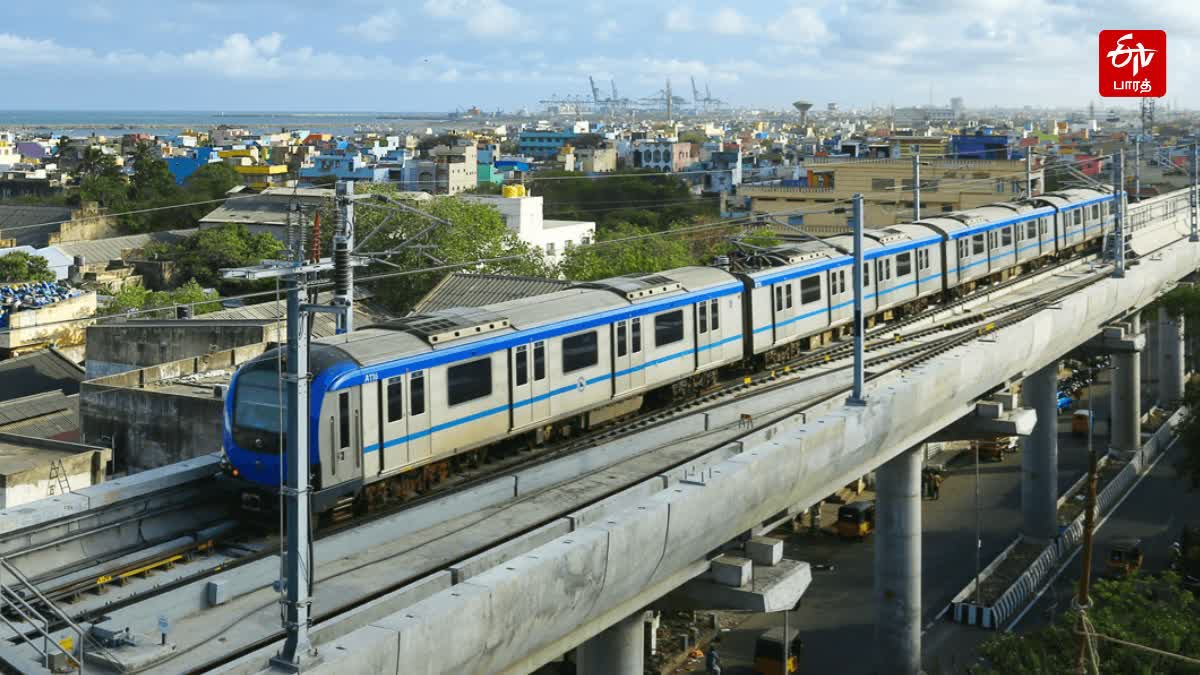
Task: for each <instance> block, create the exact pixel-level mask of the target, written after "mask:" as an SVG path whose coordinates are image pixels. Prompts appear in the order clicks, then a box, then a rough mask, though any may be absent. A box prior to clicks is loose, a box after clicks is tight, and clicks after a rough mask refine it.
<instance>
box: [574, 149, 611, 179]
mask: <svg viewBox="0 0 1200 675" xmlns="http://www.w3.org/2000/svg"><path fill="white" fill-rule="evenodd" d="M575 166H576V167H577V168H578V169H579V170H580V171H582V172H583V173H612V172H613V171H616V170H617V149H616V148H614V147H610V146H605V147H600V148H576V149H575Z"/></svg>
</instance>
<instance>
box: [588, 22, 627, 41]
mask: <svg viewBox="0 0 1200 675" xmlns="http://www.w3.org/2000/svg"><path fill="white" fill-rule="evenodd" d="M620 28H621V25H620V24H618V23H617V22H616V20H615V19H607V20H605V21H601V22H600V23H599V24H597V25H596V29H595V30H593V31H592V37H594V38H596V39H597V40H598V41H600V42H604V41H606V40H608V39H610V38H612V37H613V36H614V35H616V34H617V32H618V31H619V30H620Z"/></svg>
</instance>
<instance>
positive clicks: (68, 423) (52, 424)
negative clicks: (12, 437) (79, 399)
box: [0, 409, 79, 441]
mask: <svg viewBox="0 0 1200 675" xmlns="http://www.w3.org/2000/svg"><path fill="white" fill-rule="evenodd" d="M0 431H3V432H4V433H6V434H21V435H22V436H35V437H37V438H53V439H55V440H59V441H77V440H78V439H79V414H78V413H77V412H76V411H75V410H73V409H67V410H58V411H56V412H52V413H50V414H49V415H42V416H41V417H34V418H31V419H27V420H22V421H20V422H14V423H12V424H5V425H0Z"/></svg>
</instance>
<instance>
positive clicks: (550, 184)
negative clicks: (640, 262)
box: [529, 170, 717, 231]
mask: <svg viewBox="0 0 1200 675" xmlns="http://www.w3.org/2000/svg"><path fill="white" fill-rule="evenodd" d="M644 174H650V175H644ZM529 187H530V190H531V193H532V194H535V195H541V196H542V197H544V198H545V211H546V217H547V218H556V219H560V220H592V221H595V222H596V225H597V227H599V228H601V229H603V228H604V227H606V226H608V225H615V224H617V223H633V224H635V225H638V226H641V227H645V228H649V229H651V230H655V231H663V230H667V229H670V228H671V227H672V226H673V225H676V224H678V223H690V222H693V221H695V220H697V219H703V218H705V217H713V216H715V215H716V213H717V203H716V200H715V199H708V198H698V197H695V196H693V195H692V193H691V190H690V189H689V188H688V186H687V184H686V183H684V182H683V180H682V179H680V178H678V177H676V176H662V175H655V172H653V171H643V170H638V171H630V172H622V173H620V174H609V175H608V176H607V177H603V178H587V177H584V176H580V175H579V174H577V173H569V172H564V171H539V172H538V173H537V174H536V176H535V177H534V178H533V179H531V180H530V182H529Z"/></svg>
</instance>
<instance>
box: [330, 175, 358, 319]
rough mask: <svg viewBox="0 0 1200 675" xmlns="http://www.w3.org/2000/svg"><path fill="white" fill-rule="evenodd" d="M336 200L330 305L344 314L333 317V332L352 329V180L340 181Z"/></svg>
mask: <svg viewBox="0 0 1200 675" xmlns="http://www.w3.org/2000/svg"><path fill="white" fill-rule="evenodd" d="M335 195H336V198H337V228H336V230H335V232H334V235H333V284H334V285H333V304H334V305H335V306H337V307H344V308H345V310H346V311H344V312H341V313H339V314H338V315H337V333H338V334H339V335H340V334H342V333H350V332H352V331H353V330H354V268H353V267H352V266H351V265H350V252H351V251H353V250H354V181H351V180H340V181H338V183H337V190H336V192H335Z"/></svg>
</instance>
